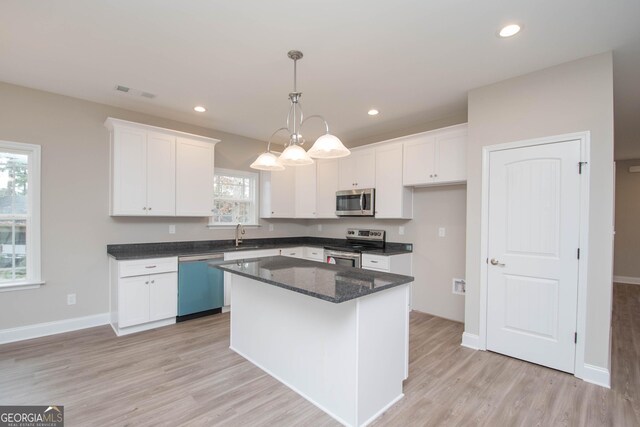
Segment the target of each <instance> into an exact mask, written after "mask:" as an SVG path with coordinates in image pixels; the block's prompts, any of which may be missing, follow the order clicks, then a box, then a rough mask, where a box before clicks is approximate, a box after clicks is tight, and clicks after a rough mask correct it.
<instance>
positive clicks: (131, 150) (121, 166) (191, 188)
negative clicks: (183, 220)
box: [105, 117, 219, 216]
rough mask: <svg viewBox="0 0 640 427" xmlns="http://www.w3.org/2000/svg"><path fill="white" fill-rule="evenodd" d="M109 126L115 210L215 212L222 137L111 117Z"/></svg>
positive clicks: (168, 213)
mask: <svg viewBox="0 0 640 427" xmlns="http://www.w3.org/2000/svg"><path fill="white" fill-rule="evenodd" d="M105 126H106V127H107V128H108V129H109V130H110V161H111V164H110V175H111V181H110V184H111V185H110V203H109V213H110V215H112V216H209V215H211V209H212V208H213V195H212V193H213V192H212V186H213V150H214V146H215V144H216V143H217V142H219V140H217V139H212V138H206V137H201V136H198V135H191V134H187V133H184V132H178V131H174V130H170V129H163V128H158V127H155V126H148V125H143V124H139V123H133V122H128V121H124V120H118V119H113V118H111V117H110V118H108V119H107V120H106V121H105ZM196 147H197V148H198V149H196ZM203 151H206V152H207V153H209V154H210V156H209V155H205V154H203ZM205 189H206V191H205ZM205 205H206V208H205Z"/></svg>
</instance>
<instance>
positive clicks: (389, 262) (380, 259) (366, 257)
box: [362, 252, 414, 309]
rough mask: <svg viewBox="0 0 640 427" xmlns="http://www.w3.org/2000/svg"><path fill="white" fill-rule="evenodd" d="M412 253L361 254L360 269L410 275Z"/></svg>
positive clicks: (410, 291) (410, 290) (411, 290)
mask: <svg viewBox="0 0 640 427" xmlns="http://www.w3.org/2000/svg"><path fill="white" fill-rule="evenodd" d="M412 262H413V255H412V254H411V253H406V254H397V255H374V254H370V253H366V252H365V253H363V254H362V269H364V270H374V271H382V272H385V273H394V274H402V275H405V276H411V275H412V268H413V267H412ZM413 285H414V283H411V285H410V286H409V309H411V295H412V293H413Z"/></svg>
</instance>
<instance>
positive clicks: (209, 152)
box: [176, 138, 214, 216]
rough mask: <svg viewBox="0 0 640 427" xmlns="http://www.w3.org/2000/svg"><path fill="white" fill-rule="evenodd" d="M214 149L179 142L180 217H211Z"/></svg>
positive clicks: (193, 142)
mask: <svg viewBox="0 0 640 427" xmlns="http://www.w3.org/2000/svg"><path fill="white" fill-rule="evenodd" d="M213 162H214V145H213V144H211V143H210V142H203V141H197V140H194V139H189V138H178V139H177V141H176V215H177V216H210V215H211V211H212V209H213Z"/></svg>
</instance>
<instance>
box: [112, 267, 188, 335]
mask: <svg viewBox="0 0 640 427" xmlns="http://www.w3.org/2000/svg"><path fill="white" fill-rule="evenodd" d="M109 264H110V268H109V276H110V277H109V282H110V286H109V290H110V295H111V296H110V308H111V309H110V318H111V326H112V327H113V330H114V331H115V332H116V334H117V335H118V336H120V335H126V334H130V333H133V332H139V331H143V330H147V329H152V328H156V327H159V326H165V325H169V324H172V323H175V321H176V315H177V314H178V273H177V272H178V259H177V257H168V258H153V259H141V260H127V261H118V260H115V259H113V258H110V259H109Z"/></svg>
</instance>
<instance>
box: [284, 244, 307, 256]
mask: <svg viewBox="0 0 640 427" xmlns="http://www.w3.org/2000/svg"><path fill="white" fill-rule="evenodd" d="M280 255H282V256H288V257H292V258H304V248H303V247H302V246H299V247H297V248H285V249H281V250H280Z"/></svg>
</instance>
